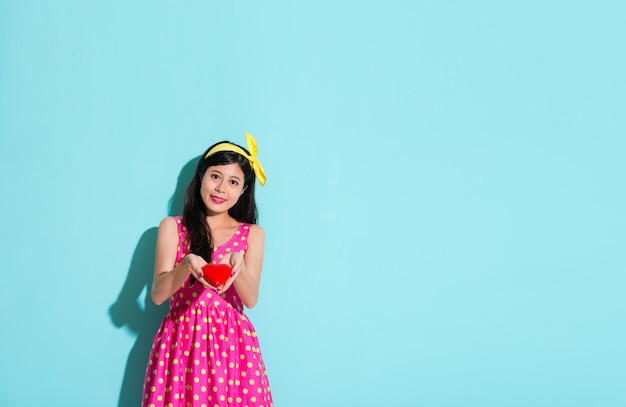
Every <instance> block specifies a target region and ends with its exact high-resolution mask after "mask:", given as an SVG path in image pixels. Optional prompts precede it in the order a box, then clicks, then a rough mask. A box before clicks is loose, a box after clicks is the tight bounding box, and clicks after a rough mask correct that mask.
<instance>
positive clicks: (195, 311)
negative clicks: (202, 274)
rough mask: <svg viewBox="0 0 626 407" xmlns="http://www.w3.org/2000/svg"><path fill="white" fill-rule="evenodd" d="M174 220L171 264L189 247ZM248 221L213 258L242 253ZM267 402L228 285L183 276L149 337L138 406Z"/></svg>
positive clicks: (250, 336)
mask: <svg viewBox="0 0 626 407" xmlns="http://www.w3.org/2000/svg"><path fill="white" fill-rule="evenodd" d="M176 221H177V223H178V234H179V246H178V252H177V255H176V264H178V263H180V262H181V261H182V259H183V258H184V257H185V255H186V254H187V253H189V243H188V242H187V230H186V229H185V228H184V226H183V225H182V221H181V219H180V217H176ZM249 231H250V225H249V224H246V223H242V224H241V225H240V226H239V228H238V229H237V231H236V232H235V234H234V235H233V236H232V237H231V238H230V240H229V241H228V242H226V243H224V244H223V245H221V246H218V247H216V248H215V250H214V252H213V260H214V262H219V259H221V258H222V257H223V256H224V255H225V254H227V253H229V252H231V251H240V252H242V253H245V251H246V249H247V238H248V233H249ZM160 406H171V407H179V406H184V407H229V406H233V407H234V406H242V407H246V406H247V407H272V406H273V402H272V395H271V392H270V386H269V383H268V380H267V374H266V371H265V365H264V363H263V359H262V358H261V350H260V349H259V341H258V339H257V336H256V332H255V331H254V328H253V326H252V323H251V322H250V320H249V319H248V317H247V316H246V315H245V314H244V312H243V303H242V302H241V299H240V298H239V295H238V294H237V291H236V290H235V287H234V285H232V286H231V287H230V288H229V289H228V290H227V291H226V292H225V293H223V294H222V295H218V294H217V293H216V292H215V291H213V290H212V289H210V288H204V287H203V286H202V284H200V283H198V282H196V283H195V284H189V281H187V282H186V283H185V284H184V285H183V286H182V287H181V288H180V289H179V290H178V291H177V292H176V293H175V294H174V295H173V296H172V297H171V298H170V311H169V313H168V314H167V315H166V317H165V318H164V320H163V322H162V323H161V326H160V327H159V330H158V331H157V333H156V336H155V338H154V344H153V345H152V351H151V352H150V358H149V360H148V367H147V369H146V377H145V384H144V390H143V401H142V407H160Z"/></svg>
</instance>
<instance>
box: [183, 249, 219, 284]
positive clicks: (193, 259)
mask: <svg viewBox="0 0 626 407" xmlns="http://www.w3.org/2000/svg"><path fill="white" fill-rule="evenodd" d="M183 262H185V265H186V267H187V268H188V269H189V271H190V272H191V275H192V276H193V277H194V278H195V279H196V280H198V281H199V282H200V284H202V285H203V286H204V287H205V288H212V289H215V287H213V285H211V284H210V283H209V282H208V281H207V280H206V279H205V278H204V273H203V272H202V267H204V266H205V265H206V264H207V262H206V261H205V260H204V259H203V258H202V257H200V256H198V255H196V254H193V253H189V254H188V255H187V256H185V258H184V259H183Z"/></svg>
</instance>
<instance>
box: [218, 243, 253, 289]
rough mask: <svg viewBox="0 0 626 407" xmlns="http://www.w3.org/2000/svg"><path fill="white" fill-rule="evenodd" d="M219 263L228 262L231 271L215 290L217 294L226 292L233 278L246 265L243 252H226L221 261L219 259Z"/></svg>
mask: <svg viewBox="0 0 626 407" xmlns="http://www.w3.org/2000/svg"><path fill="white" fill-rule="evenodd" d="M220 264H228V265H229V266H230V268H231V269H232V270H233V271H232V273H231V275H230V278H229V279H228V280H227V281H226V282H225V283H224V284H222V285H221V286H220V287H218V288H217V289H216V290H215V291H217V293H218V294H222V293H224V292H226V290H228V289H229V288H230V286H231V285H232V284H233V283H234V282H235V279H236V278H237V275H239V272H240V271H241V270H242V269H243V268H244V267H245V266H246V263H245V261H244V258H243V254H241V253H239V252H232V253H228V254H227V255H226V256H224V258H223V259H222V261H220Z"/></svg>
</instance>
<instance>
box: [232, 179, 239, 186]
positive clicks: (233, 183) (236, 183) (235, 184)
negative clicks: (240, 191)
mask: <svg viewBox="0 0 626 407" xmlns="http://www.w3.org/2000/svg"><path fill="white" fill-rule="evenodd" d="M230 185H233V186H237V185H239V182H238V181H235V180H232V181H230Z"/></svg>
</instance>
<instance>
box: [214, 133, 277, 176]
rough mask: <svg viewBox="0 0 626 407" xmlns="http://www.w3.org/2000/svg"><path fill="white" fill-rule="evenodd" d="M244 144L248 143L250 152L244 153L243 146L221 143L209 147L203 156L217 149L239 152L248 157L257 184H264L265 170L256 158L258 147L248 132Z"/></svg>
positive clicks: (215, 151) (217, 150)
mask: <svg viewBox="0 0 626 407" xmlns="http://www.w3.org/2000/svg"><path fill="white" fill-rule="evenodd" d="M246 144H247V145H248V150H249V151H250V154H248V153H246V152H245V151H244V149H243V148H241V147H239V146H236V145H234V144H231V143H221V144H218V145H216V146H215V147H213V148H212V149H210V150H209V152H208V153H206V155H205V156H204V158H207V157H208V156H210V155H213V154H215V153H217V152H219V151H232V152H235V153H237V154H241V155H242V156H244V157H246V158H247V159H248V161H249V162H250V166H251V167H252V171H254V174H255V175H256V177H257V179H258V180H259V184H261V186H263V185H265V180H266V177H265V171H263V166H262V165H261V162H260V161H259V160H258V159H257V158H256V155H257V152H258V149H257V147H256V140H255V139H254V137H252V134H250V133H246Z"/></svg>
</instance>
